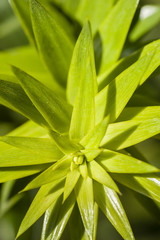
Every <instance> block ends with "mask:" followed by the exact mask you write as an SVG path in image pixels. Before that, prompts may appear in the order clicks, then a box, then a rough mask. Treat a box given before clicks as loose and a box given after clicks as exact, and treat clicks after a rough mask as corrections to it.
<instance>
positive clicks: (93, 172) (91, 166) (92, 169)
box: [88, 160, 120, 192]
mask: <svg viewBox="0 0 160 240" xmlns="http://www.w3.org/2000/svg"><path fill="white" fill-rule="evenodd" d="M88 171H89V174H90V176H91V178H93V179H94V180H96V181H97V182H99V183H101V184H104V185H106V186H107V187H109V188H111V189H113V190H115V191H116V192H120V191H119V189H118V187H117V185H116V183H115V182H114V181H113V179H112V178H111V177H110V175H109V174H108V173H107V172H106V171H105V170H104V169H103V168H102V167H101V166H100V165H99V164H98V163H97V162H96V161H95V160H93V161H91V162H89V163H88Z"/></svg>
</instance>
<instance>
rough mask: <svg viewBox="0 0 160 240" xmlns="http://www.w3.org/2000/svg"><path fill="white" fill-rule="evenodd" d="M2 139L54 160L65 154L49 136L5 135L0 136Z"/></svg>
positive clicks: (0, 139)
mask: <svg viewBox="0 0 160 240" xmlns="http://www.w3.org/2000/svg"><path fill="white" fill-rule="evenodd" d="M0 141H3V142H5V143H7V144H10V145H12V146H15V147H17V148H20V149H24V150H27V151H29V152H33V153H36V154H39V155H40V156H44V157H46V158H51V159H53V161H54V160H58V159H60V158H61V157H62V156H63V153H62V152H61V151H60V150H59V149H58V148H57V146H56V145H55V144H54V142H52V140H50V139H49V138H35V137H34V138H33V137H18V136H17V137H14V136H4V137H0Z"/></svg>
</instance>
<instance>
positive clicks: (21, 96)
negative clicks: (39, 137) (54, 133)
mask: <svg viewBox="0 0 160 240" xmlns="http://www.w3.org/2000/svg"><path fill="white" fill-rule="evenodd" d="M0 103H1V104H2V105H4V106H6V107H8V108H10V109H12V110H14V111H16V112H19V113H20V114H22V115H24V116H25V117H27V118H30V119H32V120H33V121H35V122H36V123H38V124H40V125H42V126H46V125H47V126H48V124H47V123H46V121H45V119H44V118H43V117H42V115H41V114H40V113H39V112H38V111H37V109H36V108H35V107H34V106H33V104H32V102H31V101H30V99H29V98H28V96H27V95H26V93H25V92H24V91H23V89H22V88H21V86H20V85H19V84H17V83H13V82H9V81H3V80H0Z"/></svg>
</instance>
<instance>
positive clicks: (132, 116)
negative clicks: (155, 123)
mask: <svg viewBox="0 0 160 240" xmlns="http://www.w3.org/2000/svg"><path fill="white" fill-rule="evenodd" d="M153 118H160V107H159V106H152V107H127V108H125V109H124V110H123V112H122V113H121V115H120V116H119V118H118V119H117V121H118V122H121V121H128V120H135V121H144V120H149V119H153Z"/></svg>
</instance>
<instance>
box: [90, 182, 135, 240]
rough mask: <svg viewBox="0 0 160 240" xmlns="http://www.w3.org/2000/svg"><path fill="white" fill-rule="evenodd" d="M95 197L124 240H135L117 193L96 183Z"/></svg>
mask: <svg viewBox="0 0 160 240" xmlns="http://www.w3.org/2000/svg"><path fill="white" fill-rule="evenodd" d="M94 195H95V200H96V202H97V204H98V206H99V207H100V208H101V210H102V211H103V212H104V214H105V215H106V217H107V218H108V220H109V221H110V222H111V223H112V224H113V226H114V227H115V228H116V229H117V231H118V232H119V233H120V235H121V236H122V237H123V238H124V239H127V240H133V239H134V236H133V233H132V230H131V227H130V224H129V221H128V219H127V216H126V213H125V211H124V209H123V206H122V204H121V202H120V200H119V198H118V196H117V194H116V192H115V191H113V190H112V189H110V188H107V187H105V186H103V185H101V184H99V183H96V182H94Z"/></svg>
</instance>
